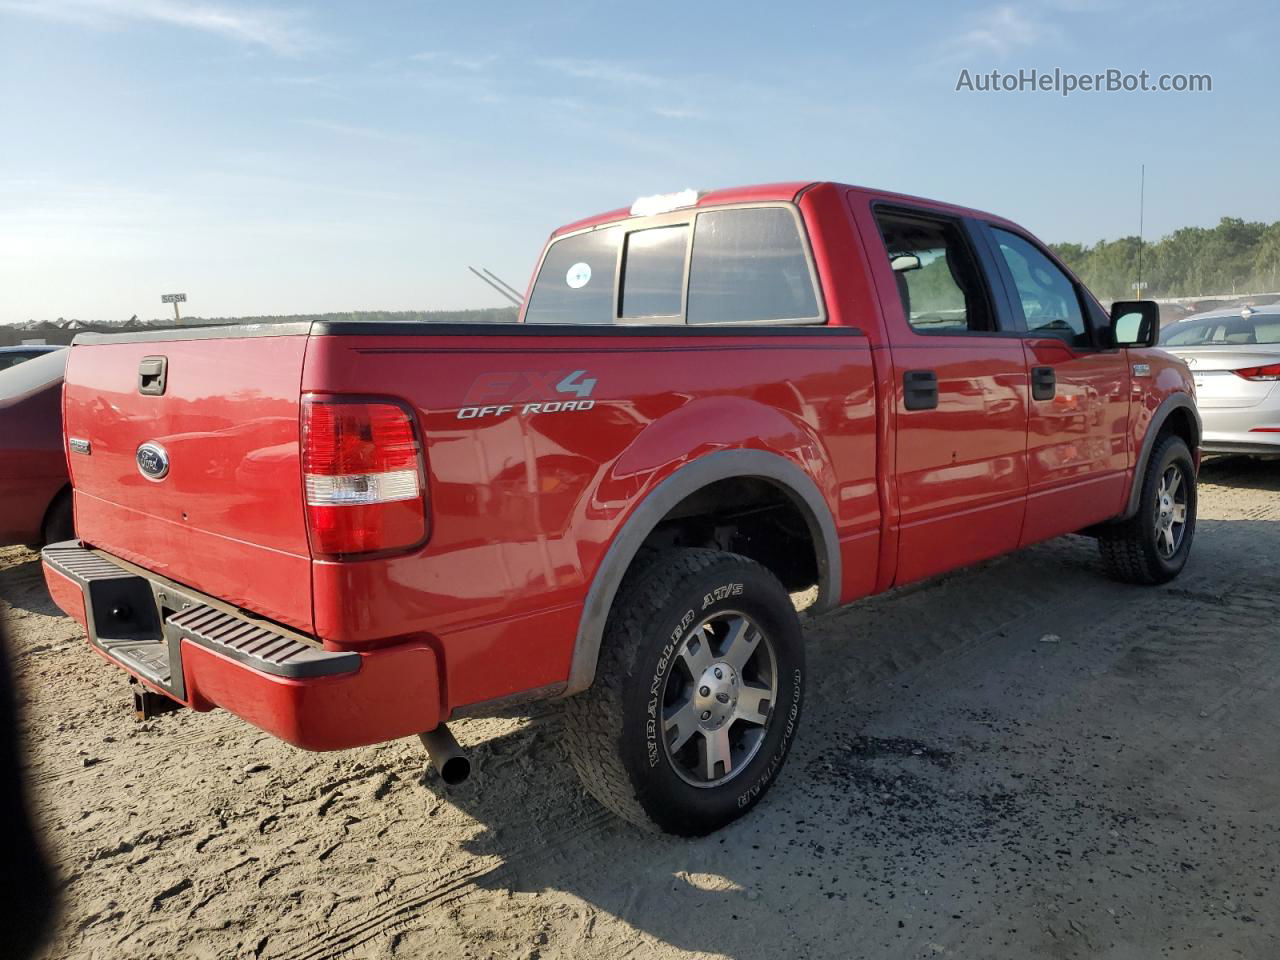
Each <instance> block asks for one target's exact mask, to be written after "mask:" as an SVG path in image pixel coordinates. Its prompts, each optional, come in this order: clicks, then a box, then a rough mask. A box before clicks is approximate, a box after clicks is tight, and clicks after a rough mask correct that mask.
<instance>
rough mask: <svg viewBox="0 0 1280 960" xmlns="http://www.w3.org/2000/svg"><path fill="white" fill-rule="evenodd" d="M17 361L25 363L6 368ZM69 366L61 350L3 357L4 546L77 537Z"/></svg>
mask: <svg viewBox="0 0 1280 960" xmlns="http://www.w3.org/2000/svg"><path fill="white" fill-rule="evenodd" d="M15 357H21V361H15V362H13V363H12V364H11V365H5V361H6V360H9V359H12V358H15ZM66 364H67V350H66V349H65V348H60V347H35V348H29V347H19V348H12V349H8V350H7V352H3V353H0V367H2V368H0V545H4V544H11V543H21V544H26V545H28V546H33V547H38V546H41V545H43V544H46V543H55V542H57V541H59V540H67V539H69V538H70V537H71V536H72V529H71V482H70V480H69V479H68V477H67V457H66V454H65V453H64V452H63V442H62V372H63V370H64V369H65V367H66Z"/></svg>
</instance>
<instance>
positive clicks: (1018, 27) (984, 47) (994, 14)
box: [955, 5, 1058, 57]
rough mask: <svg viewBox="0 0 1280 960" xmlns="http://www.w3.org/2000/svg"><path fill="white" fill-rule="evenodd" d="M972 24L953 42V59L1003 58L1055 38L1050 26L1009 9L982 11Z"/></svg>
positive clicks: (1025, 13) (1023, 10)
mask: <svg viewBox="0 0 1280 960" xmlns="http://www.w3.org/2000/svg"><path fill="white" fill-rule="evenodd" d="M972 23H973V26H972V27H970V28H969V29H968V30H966V31H965V32H964V33H962V34H961V35H960V36H959V37H957V38H956V40H955V53H956V55H957V56H964V57H974V56H981V55H983V54H989V55H990V54H994V55H995V56H1001V57H1003V56H1006V55H1008V54H1010V53H1014V52H1016V51H1018V50H1023V49H1026V48H1027V47H1033V46H1035V45H1036V44H1038V43H1040V42H1041V41H1043V40H1046V39H1051V38H1054V37H1056V36H1057V35H1058V28H1057V26H1055V25H1054V24H1052V23H1050V22H1049V21H1047V20H1045V19H1041V18H1038V17H1037V16H1035V15H1033V14H1031V13H1028V12H1027V11H1026V10H1025V9H1020V8H1018V7H1013V6H1009V5H1005V6H1000V7H992V8H991V9H989V10H986V11H983V12H982V13H981V14H979V15H978V17H977V18H976V19H974V20H973V21H972Z"/></svg>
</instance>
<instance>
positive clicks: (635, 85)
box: [537, 57, 667, 89]
mask: <svg viewBox="0 0 1280 960" xmlns="http://www.w3.org/2000/svg"><path fill="white" fill-rule="evenodd" d="M537 63H538V66H540V67H544V68H545V69H547V70H553V71H555V72H556V73H559V74H562V75H564V76H566V77H573V78H574V79H576V80H599V81H602V82H604V83H610V84H614V85H615V86H619V87H626V88H629V89H655V88H657V87H662V86H666V83H667V81H666V80H665V79H663V78H662V77H659V76H655V75H654V74H651V73H644V72H642V71H640V70H631V69H628V68H626V67H622V66H619V65H618V64H616V63H611V62H608V61H605V60H571V59H567V58H562V57H561V58H554V59H549V60H539V61H537Z"/></svg>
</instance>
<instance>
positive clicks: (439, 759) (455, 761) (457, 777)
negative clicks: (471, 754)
mask: <svg viewBox="0 0 1280 960" xmlns="http://www.w3.org/2000/svg"><path fill="white" fill-rule="evenodd" d="M418 739H419V740H421V741H422V745H423V746H424V747H426V748H427V755H428V756H430V757H431V765H432V766H433V767H435V768H436V773H438V774H440V779H441V780H443V781H444V782H445V783H447V784H448V785H449V786H451V787H453V786H457V785H458V784H460V783H462V781H464V780H466V779H467V777H469V776H471V761H470V760H468V759H467V755H466V754H465V753H463V752H462V748H461V747H460V746H458V741H457V740H455V739H453V734H452V733H450V732H449V728H448V727H447V726H445V725H444V724H443V723H442V724H440V726H438V727H436V728H435V729H434V730H428V731H427V732H426V733H420V734H418Z"/></svg>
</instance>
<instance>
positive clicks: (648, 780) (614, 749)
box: [565, 550, 804, 836]
mask: <svg viewBox="0 0 1280 960" xmlns="http://www.w3.org/2000/svg"><path fill="white" fill-rule="evenodd" d="M803 685H804V645H803V639H802V636H801V630H800V623H799V620H798V618H797V617H796V613H795V609H794V607H793V606H792V604H791V598H790V596H789V595H788V594H787V592H786V590H785V589H783V587H782V585H781V584H780V583H779V582H778V581H777V579H776V578H775V577H774V576H773V575H772V574H771V573H769V571H767V570H766V569H764V568H763V567H761V566H760V565H759V564H757V563H755V562H753V561H751V560H748V559H747V558H745V557H741V556H738V555H736V554H731V553H720V552H717V551H713V550H677V551H670V552H667V553H662V554H658V555H657V556H656V557H654V558H653V559H652V560H651V561H650V562H649V563H648V565H647V566H646V567H645V569H644V570H643V572H641V573H639V574H638V575H636V576H633V577H629V578H628V580H627V581H626V582H624V584H623V586H622V589H621V590H620V591H619V595H618V599H617V600H616V601H615V602H614V607H613V610H612V612H611V614H610V617H609V622H608V624H607V625H606V627H605V637H604V643H603V645H602V649H601V651H600V660H599V665H598V667H597V672H596V680H595V683H594V685H593V686H592V687H591V688H590V689H589V690H587V691H585V692H584V693H582V694H580V695H578V696H576V697H572V698H570V699H569V700H567V701H566V702H565V711H566V713H565V727H566V732H567V735H568V736H567V744H568V750H569V756H570V759H571V761H572V763H573V766H574V768H575V769H576V771H577V773H578V776H579V777H580V778H581V779H582V782H583V784H584V785H585V786H586V788H587V790H588V791H589V792H590V793H591V794H592V795H593V796H595V797H596V799H598V800H599V801H600V802H601V803H603V804H604V805H605V806H606V807H608V808H609V809H611V810H613V811H614V812H615V813H617V814H619V815H620V816H622V817H625V818H626V819H628V820H630V821H632V822H633V823H636V824H638V825H640V826H642V827H646V828H649V829H660V830H665V831H667V832H669V833H676V834H683V835H687V836H696V835H701V834H705V833H709V832H711V831H712V830H715V829H717V828H719V827H721V826H723V825H725V824H726V823H729V822H730V821H732V820H734V819H736V818H738V817H740V816H741V815H742V814H744V813H745V812H746V811H748V810H750V809H751V808H752V807H753V806H754V805H755V804H756V803H757V802H759V800H760V798H761V797H762V796H764V793H765V792H766V790H767V789H768V787H769V786H770V785H771V784H772V782H773V780H774V778H775V776H776V775H777V773H778V770H779V769H780V768H781V766H782V764H783V762H784V761H785V759H786V756H787V753H788V751H789V750H790V747H791V743H792V741H793V738H794V735H795V731H796V727H797V724H798V721H799V718H800V704H801V699H802V697H803Z"/></svg>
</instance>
